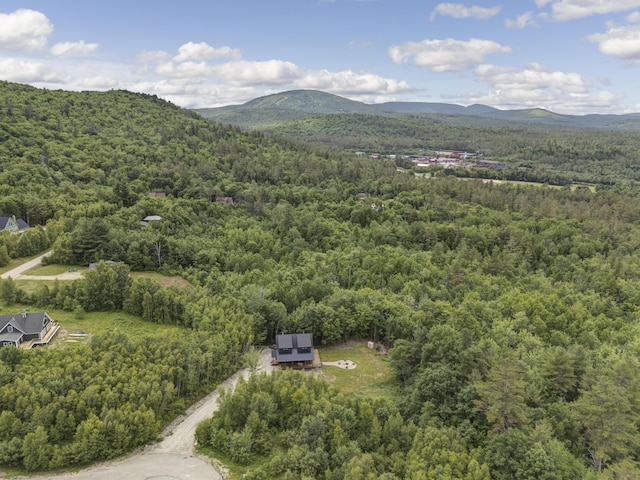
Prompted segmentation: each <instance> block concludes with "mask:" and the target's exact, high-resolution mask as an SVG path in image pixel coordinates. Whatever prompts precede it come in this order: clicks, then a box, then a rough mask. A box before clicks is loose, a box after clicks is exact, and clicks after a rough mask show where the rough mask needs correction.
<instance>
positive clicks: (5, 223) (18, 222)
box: [0, 215, 29, 233]
mask: <svg viewBox="0 0 640 480" xmlns="http://www.w3.org/2000/svg"><path fill="white" fill-rule="evenodd" d="M28 228H29V224H28V223H27V222H25V221H24V220H23V219H21V218H16V216H15V215H12V216H10V217H0V231H1V230H6V231H8V232H9V233H22V232H24V231H25V230H27V229H28Z"/></svg>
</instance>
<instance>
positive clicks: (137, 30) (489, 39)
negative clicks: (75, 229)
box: [0, 0, 640, 114]
mask: <svg viewBox="0 0 640 480" xmlns="http://www.w3.org/2000/svg"><path fill="white" fill-rule="evenodd" d="M0 79H2V80H8V81H13V82H19V83H27V84H31V85H34V86H37V87H44V88H49V89H64V90H110V89H127V90H131V91H136V92H145V93H150V94H155V95H158V96H159V97H162V98H165V99H167V100H170V101H171V102H173V103H175V104H177V105H180V106H184V107H188V108H194V107H217V106H223V105H230V104H239V103H244V102H246V101H249V100H252V99H254V98H257V97H260V96H262V95H267V94H271V93H277V92H282V91H287V90H294V89H317V90H322V91H326V92H330V93H334V94H337V95H341V96H344V97H347V98H351V99H354V100H359V101H363V102H366V103H380V102H384V101H420V102H446V103H456V104H460V105H470V104H474V103H482V104H486V105H491V106H493V107H497V108H501V109H514V108H532V107H541V108H546V109H549V110H552V111H555V112H558V113H569V114H587V113H630V112H640V88H638V87H639V85H640V0H517V1H514V0H509V1H508V2H507V0H502V1H484V0H475V1H474V0H471V1H469V2H463V3H456V2H442V3H438V2H430V1H414V0H216V1H211V0H209V1H204V0H182V1H180V2H174V1H162V0H158V1H155V2H148V1H142V0H128V1H126V2H125V1H122V0H109V1H108V2H107V1H103V2H96V1H90V0H82V1H80V0H55V1H51V0H33V1H29V0H22V1H14V0H3V1H2V2H1V3H0Z"/></svg>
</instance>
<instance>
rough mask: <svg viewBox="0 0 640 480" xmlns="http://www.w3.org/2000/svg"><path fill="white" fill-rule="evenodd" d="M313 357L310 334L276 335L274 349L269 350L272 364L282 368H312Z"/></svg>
mask: <svg viewBox="0 0 640 480" xmlns="http://www.w3.org/2000/svg"><path fill="white" fill-rule="evenodd" d="M314 355H315V352H314V349H313V335H311V334H310V333H288V334H283V335H277V336H276V348H274V349H273V350H271V357H272V358H273V361H274V363H275V364H277V365H280V366H282V367H283V368H287V367H289V368H312V367H313V360H314Z"/></svg>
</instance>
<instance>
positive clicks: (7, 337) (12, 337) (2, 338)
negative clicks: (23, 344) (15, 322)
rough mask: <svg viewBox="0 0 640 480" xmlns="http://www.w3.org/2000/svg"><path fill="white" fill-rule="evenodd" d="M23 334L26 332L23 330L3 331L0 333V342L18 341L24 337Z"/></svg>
mask: <svg viewBox="0 0 640 480" xmlns="http://www.w3.org/2000/svg"><path fill="white" fill-rule="evenodd" d="M23 335H24V333H22V332H12V333H3V334H1V335H0V343H2V342H13V343H16V342H17V341H18V340H20V339H21V338H22V336H23Z"/></svg>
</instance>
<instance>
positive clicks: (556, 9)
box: [536, 0, 640, 21]
mask: <svg viewBox="0 0 640 480" xmlns="http://www.w3.org/2000/svg"><path fill="white" fill-rule="evenodd" d="M547 3H551V12H552V14H551V17H552V18H553V19H554V20H559V21H566V20H574V19H577V18H584V17H588V16H591V15H598V14H607V13H614V12H624V11H626V10H632V9H634V8H638V7H640V0H553V1H549V0H547V1H540V0H538V1H536V4H537V5H538V6H539V7H542V6H544V5H546V4H547Z"/></svg>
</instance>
